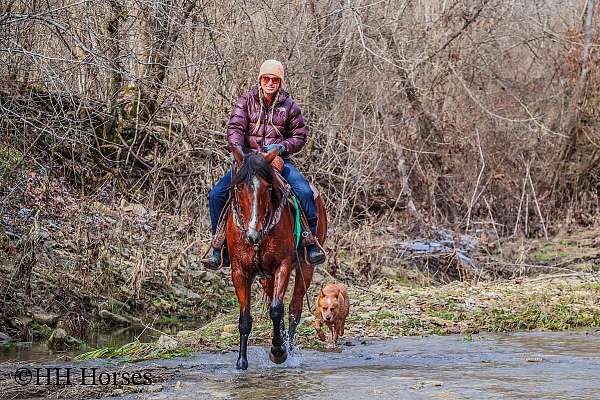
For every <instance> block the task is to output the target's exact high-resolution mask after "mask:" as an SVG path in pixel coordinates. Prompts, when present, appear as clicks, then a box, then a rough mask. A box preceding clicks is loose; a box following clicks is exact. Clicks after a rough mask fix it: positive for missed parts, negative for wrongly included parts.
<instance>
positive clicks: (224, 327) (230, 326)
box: [223, 324, 237, 333]
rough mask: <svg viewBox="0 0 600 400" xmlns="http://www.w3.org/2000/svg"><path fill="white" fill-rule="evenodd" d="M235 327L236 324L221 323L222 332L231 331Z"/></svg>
mask: <svg viewBox="0 0 600 400" xmlns="http://www.w3.org/2000/svg"><path fill="white" fill-rule="evenodd" d="M236 329H237V325H236V324H225V325H223V332H227V333H233V332H235V330H236Z"/></svg>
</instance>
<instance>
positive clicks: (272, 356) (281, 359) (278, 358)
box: [269, 350, 287, 364]
mask: <svg viewBox="0 0 600 400" xmlns="http://www.w3.org/2000/svg"><path fill="white" fill-rule="evenodd" d="M269 358H270V359H271V361H272V362H273V363H274V364H282V363H284V362H285V360H287V352H286V351H285V350H284V351H283V352H282V353H281V354H280V355H275V354H273V350H271V351H270V352H269Z"/></svg>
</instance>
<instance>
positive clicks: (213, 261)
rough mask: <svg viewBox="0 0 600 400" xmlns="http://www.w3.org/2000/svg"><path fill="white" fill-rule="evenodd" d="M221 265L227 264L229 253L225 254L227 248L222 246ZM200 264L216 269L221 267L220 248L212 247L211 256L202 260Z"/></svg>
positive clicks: (226, 265)
mask: <svg viewBox="0 0 600 400" xmlns="http://www.w3.org/2000/svg"><path fill="white" fill-rule="evenodd" d="M222 252H223V266H224V267H228V266H229V254H227V248H225V247H224V248H223V251H222ZM202 264H203V265H204V267H205V268H208V269H212V270H218V269H219V268H221V249H213V253H212V256H211V257H210V258H208V259H206V260H204V261H202Z"/></svg>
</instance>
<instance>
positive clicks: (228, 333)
mask: <svg viewBox="0 0 600 400" xmlns="http://www.w3.org/2000/svg"><path fill="white" fill-rule="evenodd" d="M232 336H233V333H230V332H221V339H225V338H228V337H232Z"/></svg>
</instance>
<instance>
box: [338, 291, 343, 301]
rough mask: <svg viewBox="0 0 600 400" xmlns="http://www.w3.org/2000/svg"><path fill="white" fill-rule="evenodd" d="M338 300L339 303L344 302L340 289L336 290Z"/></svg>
mask: <svg viewBox="0 0 600 400" xmlns="http://www.w3.org/2000/svg"><path fill="white" fill-rule="evenodd" d="M338 301H339V302H340V304H344V294H343V293H342V291H341V290H340V291H339V292H338Z"/></svg>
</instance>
